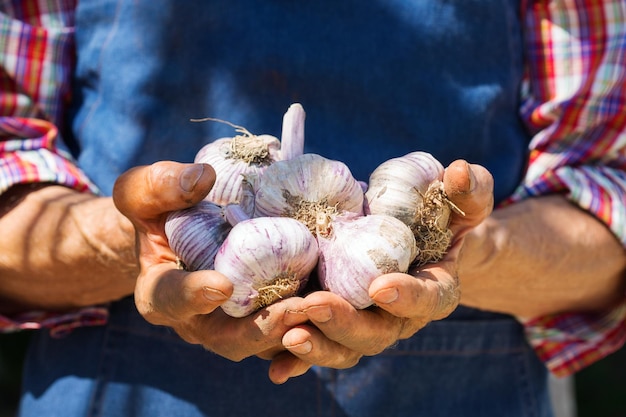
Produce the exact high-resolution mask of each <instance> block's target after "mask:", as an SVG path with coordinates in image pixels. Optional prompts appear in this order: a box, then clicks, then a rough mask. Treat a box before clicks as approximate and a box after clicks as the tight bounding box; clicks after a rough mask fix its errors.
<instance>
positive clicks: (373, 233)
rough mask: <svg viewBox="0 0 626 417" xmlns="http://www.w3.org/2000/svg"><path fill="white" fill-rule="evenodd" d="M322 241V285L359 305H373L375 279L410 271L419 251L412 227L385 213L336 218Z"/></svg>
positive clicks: (355, 305)
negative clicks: (341, 219) (371, 291)
mask: <svg viewBox="0 0 626 417" xmlns="http://www.w3.org/2000/svg"><path fill="white" fill-rule="evenodd" d="M318 241H319V246H320V260H319V265H318V276H319V279H320V283H321V285H322V287H323V288H324V289H326V290H328V291H331V292H333V293H335V294H338V295H340V296H342V297H343V298H344V299H345V300H347V301H348V302H350V304H352V305H353V306H354V307H356V308H359V309H362V308H366V307H368V306H370V305H372V303H373V302H372V299H371V298H370V296H369V286H370V284H371V283H372V281H374V279H376V278H377V277H379V276H381V275H383V274H388V273H392V272H407V271H408V269H409V265H410V264H411V262H412V261H413V258H414V257H415V256H416V253H417V248H416V245H415V238H414V236H413V233H412V232H411V229H409V227H408V226H407V225H405V224H404V223H402V222H401V221H400V220H398V219H396V218H394V217H391V216H383V215H371V216H365V217H357V218H353V219H349V220H346V221H337V222H334V223H333V224H332V232H331V233H330V234H329V235H328V236H327V237H324V236H318Z"/></svg>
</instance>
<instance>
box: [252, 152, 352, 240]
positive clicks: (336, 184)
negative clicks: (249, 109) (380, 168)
mask: <svg viewBox="0 0 626 417" xmlns="http://www.w3.org/2000/svg"><path fill="white" fill-rule="evenodd" d="M363 198H364V197H363V189H362V187H361V184H360V183H359V182H358V181H357V180H356V179H355V178H354V177H353V176H352V173H351V172H350V169H349V168H348V166H347V165H345V164H344V163H343V162H340V161H335V160H331V159H327V158H324V157H322V156H320V155H317V154H303V155H300V156H297V157H294V158H292V159H289V160H284V161H279V162H276V163H274V164H272V166H270V167H269V168H268V169H267V170H266V171H265V173H264V175H263V176H262V177H261V178H260V179H259V181H258V183H257V186H256V199H255V204H256V206H255V216H287V217H292V218H296V219H299V220H300V221H302V222H303V223H305V224H307V226H309V228H310V229H311V230H314V229H315V222H316V218H317V216H318V214H320V213H325V214H326V215H328V216H329V217H334V216H335V215H337V214H341V213H343V212H346V211H347V212H352V213H357V214H362V213H363Z"/></svg>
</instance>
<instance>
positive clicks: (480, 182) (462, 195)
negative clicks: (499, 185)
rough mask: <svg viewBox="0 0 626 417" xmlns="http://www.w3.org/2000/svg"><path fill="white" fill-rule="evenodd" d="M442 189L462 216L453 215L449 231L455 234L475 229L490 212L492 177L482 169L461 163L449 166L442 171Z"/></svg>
mask: <svg viewBox="0 0 626 417" xmlns="http://www.w3.org/2000/svg"><path fill="white" fill-rule="evenodd" d="M443 183H444V189H445V191H446V194H447V196H448V198H449V199H450V200H451V201H452V202H453V203H454V204H455V205H456V206H457V207H458V208H459V209H460V210H461V211H462V212H463V214H459V213H454V214H453V216H452V221H451V223H450V229H451V230H452V231H453V232H454V233H455V234H456V233H457V232H459V231H461V230H464V229H467V228H471V227H475V226H478V225H479V224H480V223H481V222H482V221H483V220H485V219H486V218H487V217H488V216H489V215H490V214H491V212H492V210H493V204H494V203H493V176H492V175H491V173H490V172H489V171H488V170H487V169H486V168H485V167H483V166H481V165H476V164H469V163H467V162H466V161H464V160H457V161H454V162H452V163H451V164H450V165H449V166H448V167H447V168H446V170H445V173H444V177H443Z"/></svg>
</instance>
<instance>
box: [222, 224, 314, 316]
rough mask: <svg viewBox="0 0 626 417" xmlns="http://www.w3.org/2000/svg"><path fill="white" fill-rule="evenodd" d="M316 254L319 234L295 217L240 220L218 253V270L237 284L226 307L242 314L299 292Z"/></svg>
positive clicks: (227, 310) (311, 268)
mask: <svg viewBox="0 0 626 417" xmlns="http://www.w3.org/2000/svg"><path fill="white" fill-rule="evenodd" d="M317 259H318V245H317V241H316V240H315V237H314V236H313V235H312V234H311V232H310V231H309V230H308V229H307V228H306V227H305V226H304V225H303V224H302V223H300V222H299V221H297V220H295V219H291V218H288V217H258V218H253V219H249V220H244V221H241V222H239V223H237V224H236V225H235V226H234V227H233V229H232V230H231V232H230V233H229V235H228V237H227V238H226V240H225V241H224V243H223V244H222V246H221V247H220V249H219V251H218V253H217V255H216V256H215V264H214V267H215V270H216V271H219V272H221V273H222V274H224V275H225V276H226V277H228V278H229V279H230V280H231V282H232V283H233V294H232V296H231V297H230V298H229V299H228V300H227V301H226V302H225V303H224V304H222V306H221V307H222V309H223V310H224V312H225V313H226V314H228V315H230V316H232V317H244V316H247V315H249V314H251V313H252V312H254V311H256V310H258V309H259V308H262V307H265V306H267V305H270V304H272V303H274V302H276V301H278V300H280V299H282V298H287V297H291V296H293V295H296V294H297V293H298V291H299V290H300V289H302V288H303V287H304V285H305V284H306V282H307V281H308V278H309V275H310V273H311V271H312V270H313V269H314V268H315V265H316V264H317Z"/></svg>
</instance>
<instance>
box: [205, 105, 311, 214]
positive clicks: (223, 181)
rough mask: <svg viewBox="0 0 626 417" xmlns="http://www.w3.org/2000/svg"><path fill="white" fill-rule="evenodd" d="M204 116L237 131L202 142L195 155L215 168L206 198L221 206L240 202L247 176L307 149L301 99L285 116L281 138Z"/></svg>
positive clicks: (254, 174)
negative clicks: (214, 175) (205, 143)
mask: <svg viewBox="0 0 626 417" xmlns="http://www.w3.org/2000/svg"><path fill="white" fill-rule="evenodd" d="M201 120H203V121H204V120H213V121H220V122H223V123H226V124H228V125H230V126H232V127H233V128H235V131H236V132H237V133H238V134H237V135H235V136H234V137H225V138H220V139H217V140H215V141H213V142H211V143H209V144H207V145H205V146H203V147H202V148H201V149H200V150H199V151H198V153H197V154H196V156H195V159H194V162H196V163H206V164H209V165H211V166H212V167H213V168H214V169H215V172H216V173H217V176H216V180H215V185H214V186H213V188H212V189H211V191H210V192H209V194H208V195H207V197H206V200H208V201H211V202H213V203H216V204H219V205H222V206H225V205H227V204H231V203H239V202H240V199H241V194H242V190H241V186H242V185H241V182H242V178H243V177H244V176H246V175H250V176H254V177H258V176H260V175H261V174H262V173H263V172H264V171H265V169H266V168H267V167H268V166H270V165H271V164H273V163H274V162H276V161H280V160H283V159H289V158H292V157H293V156H296V155H301V154H302V153H303V152H304V120H305V113H304V109H303V108H302V106H301V105H300V104H298V103H294V104H292V105H291V106H290V107H289V109H288V110H287V112H286V113H285V114H284V116H283V127H282V129H283V130H282V136H281V141H279V140H278V138H276V137H274V136H271V135H258V136H257V135H254V134H252V133H250V132H249V131H248V130H247V129H246V128H244V127H241V126H237V125H234V124H232V123H230V122H225V121H223V120H219V119H213V118H206V119H201Z"/></svg>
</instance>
